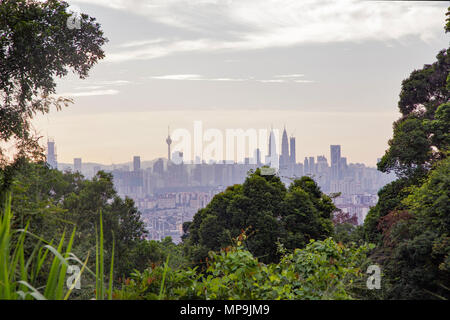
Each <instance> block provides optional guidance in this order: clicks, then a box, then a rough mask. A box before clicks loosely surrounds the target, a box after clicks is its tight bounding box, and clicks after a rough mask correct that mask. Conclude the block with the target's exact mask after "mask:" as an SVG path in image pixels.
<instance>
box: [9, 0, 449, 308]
mask: <svg viewBox="0 0 450 320" xmlns="http://www.w3.org/2000/svg"><path fill="white" fill-rule="evenodd" d="M67 7H68V4H67V3H65V2H62V1H54V0H49V1H46V2H38V1H24V0H5V1H2V2H1V3H0V46H1V48H2V50H1V51H0V97H1V101H0V142H1V144H0V210H1V215H0V299H92V298H95V299H138V300H140V299H449V298H450V160H449V157H448V155H449V152H450V150H449V146H450V133H449V132H450V48H447V49H443V50H442V51H440V52H438V54H437V56H436V61H434V62H432V63H431V64H425V65H424V67H423V68H422V69H419V70H414V71H413V72H411V74H410V76H409V77H408V78H407V79H405V80H404V81H403V82H402V85H401V92H400V96H399V102H398V108H399V110H400V112H401V117H400V118H399V119H398V120H397V121H396V122H394V124H393V135H392V139H390V140H389V142H388V145H389V148H388V149H387V150H386V153H385V154H384V156H383V157H382V159H381V161H380V162H379V163H378V169H379V170H380V171H382V172H395V173H396V174H397V177H398V178H397V180H395V181H394V182H392V183H390V184H388V185H386V186H384V187H383V188H382V189H381V190H380V191H379V193H378V195H379V201H378V204H377V205H376V206H375V207H373V208H371V210H370V211H369V213H368V215H367V217H366V219H365V221H364V224H363V225H361V226H357V227H355V226H354V225H353V224H351V223H348V221H347V219H348V217H346V216H345V215H343V214H342V213H339V212H338V210H337V208H336V207H335V206H334V205H333V201H332V198H331V196H329V195H326V194H324V193H322V191H321V190H320V188H319V187H318V185H317V184H316V182H315V181H314V180H313V179H311V178H310V177H302V178H300V179H296V180H293V181H292V183H291V184H290V186H289V187H285V185H284V184H283V183H282V182H281V180H280V178H279V177H277V176H276V175H261V171H260V169H257V170H255V171H251V172H249V173H248V176H247V178H246V180H245V181H244V182H243V183H242V184H237V185H233V186H229V187H228V188H227V189H226V190H225V191H224V192H222V193H220V194H218V195H216V196H215V197H214V198H213V199H212V201H211V202H210V203H209V204H208V205H207V206H206V207H205V208H204V209H201V210H199V211H198V212H197V214H196V215H195V216H194V219H193V221H191V222H186V223H185V224H184V225H183V231H184V235H183V241H182V242H181V243H180V244H174V243H173V242H172V240H171V239H170V238H166V239H164V240H163V241H153V240H147V239H146V235H147V233H146V230H145V226H144V223H143V221H142V219H141V214H140V212H139V211H138V209H137V208H136V206H135V204H134V202H133V200H132V199H129V198H125V199H123V198H121V197H119V196H118V194H117V192H116V191H115V189H114V185H113V177H112V175H111V174H109V173H106V172H103V171H100V172H98V173H97V174H96V175H95V176H94V177H93V178H92V179H86V178H85V177H83V176H82V175H81V174H79V173H72V172H70V171H67V172H61V171H58V170H55V169H51V168H49V167H48V166H47V164H46V162H45V158H44V156H43V150H42V149H41V147H40V146H39V137H36V136H35V135H33V133H32V130H31V126H30V123H31V120H32V118H33V116H34V115H35V114H36V113H48V112H49V111H50V110H51V109H52V108H56V109H57V110H60V109H62V108H63V107H64V106H68V105H69V104H71V103H72V101H71V100H70V99H65V98H55V96H54V95H53V94H54V93H56V83H55V79H56V78H58V77H63V76H65V75H67V74H68V72H74V73H75V74H77V75H78V76H79V77H80V78H85V77H87V76H88V74H89V70H90V69H91V67H92V66H94V65H95V64H96V63H98V62H99V61H100V60H101V59H103V58H104V51H103V49H102V46H103V45H104V44H105V43H106V42H107V41H108V40H107V39H106V38H105V37H104V35H103V32H102V30H101V26H100V24H99V23H97V22H96V19H95V18H93V17H89V16H87V15H85V14H83V15H82V16H81V18H82V21H81V29H75V30H72V29H69V28H64V27H62V26H63V25H65V23H66V21H67V18H68V17H69V14H68V13H67V12H66V8H67ZM447 16H449V18H447V21H446V24H445V26H444V29H445V30H444V31H445V32H446V33H448V32H450V8H449V9H448V12H447ZM5 146H9V147H8V148H7V147H5ZM10 146H13V147H12V148H11V147H10ZM11 150H12V151H11ZM370 265H378V266H380V268H381V272H382V274H381V287H380V288H379V289H375V290H369V289H368V288H367V285H366V284H367V282H366V281H367V278H368V274H367V273H366V271H367V269H368V267H369V266H370ZM73 266H77V267H78V269H77V270H79V272H78V273H76V272H71V271H73V270H72V269H73V268H74V267H73ZM71 275H76V276H75V277H71ZM69 280H70V281H69ZM78 284H79V286H78Z"/></svg>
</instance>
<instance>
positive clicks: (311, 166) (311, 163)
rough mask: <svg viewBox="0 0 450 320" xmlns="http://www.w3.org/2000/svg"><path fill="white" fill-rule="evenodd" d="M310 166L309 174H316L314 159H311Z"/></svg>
mask: <svg viewBox="0 0 450 320" xmlns="http://www.w3.org/2000/svg"><path fill="white" fill-rule="evenodd" d="M308 164H309V173H311V174H315V173H316V164H315V161H314V157H309V161H308Z"/></svg>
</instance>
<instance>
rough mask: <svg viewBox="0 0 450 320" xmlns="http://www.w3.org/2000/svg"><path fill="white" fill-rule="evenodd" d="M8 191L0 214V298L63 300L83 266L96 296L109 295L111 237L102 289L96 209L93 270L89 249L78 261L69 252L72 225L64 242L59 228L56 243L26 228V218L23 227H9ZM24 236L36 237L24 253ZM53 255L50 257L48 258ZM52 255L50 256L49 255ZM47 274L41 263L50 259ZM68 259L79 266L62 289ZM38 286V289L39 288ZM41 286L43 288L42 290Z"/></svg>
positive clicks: (81, 272) (74, 229)
mask: <svg viewBox="0 0 450 320" xmlns="http://www.w3.org/2000/svg"><path fill="white" fill-rule="evenodd" d="M12 219H13V214H12V209H11V194H8V195H7V198H6V201H5V208H4V210H3V212H2V213H1V215H0V300H5V299H7V300H10V299H24V300H25V299H37V300H46V299H50V300H67V299H69V298H70V295H71V293H72V292H73V289H74V287H75V284H76V283H77V281H78V280H79V279H80V277H81V275H82V274H83V272H84V271H85V270H88V271H89V272H90V273H92V274H93V275H94V276H95V279H96V294H95V297H96V299H98V300H102V299H104V298H105V293H107V294H108V296H107V298H109V299H112V287H113V263H114V241H113V249H112V257H111V265H110V272H109V286H108V290H105V284H104V268H103V265H104V251H103V240H104V239H103V222H102V214H101V213H100V232H99V235H97V243H96V273H95V274H94V273H93V272H92V271H91V270H90V269H89V268H88V267H87V263H88V260H89V252H88V253H87V257H86V260H85V261H84V262H82V261H80V260H79V259H78V258H77V257H76V256H75V255H74V254H73V253H72V252H71V250H72V246H73V242H74V238H75V231H76V227H74V228H73V231H72V233H71V235H70V237H69V239H68V242H67V245H64V244H65V242H66V241H65V238H66V234H65V231H64V232H63V234H62V236H61V239H60V241H59V243H58V246H57V247H55V246H53V245H52V243H51V242H50V243H48V242H47V241H45V240H44V239H42V238H41V237H39V236H37V235H34V234H33V233H30V232H29V231H28V228H29V222H28V223H27V225H26V226H25V228H24V229H18V230H13V229H11V225H12ZM27 236H28V237H32V238H34V240H37V243H36V244H35V246H34V248H33V250H32V252H31V254H30V255H29V256H28V257H25V255H26V254H25V252H26V250H25V240H26V238H27ZM52 257H53V258H52ZM51 258H52V259H51ZM49 259H51V265H50V269H49V271H48V273H47V274H45V275H44V274H42V269H43V266H44V265H45V263H46V262H50V260H49ZM69 261H75V262H76V263H78V264H80V265H81V270H80V272H79V273H78V275H77V276H76V278H75V281H74V282H73V283H72V285H71V286H70V287H69V288H66V289H65V284H66V273H67V268H68V266H69ZM40 278H41V279H44V283H45V284H44V285H43V286H42V287H38V288H36V286H37V284H38V283H39V279H40ZM40 290H41V291H40ZM42 290H43V292H42Z"/></svg>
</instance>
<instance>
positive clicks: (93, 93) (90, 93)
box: [55, 89, 119, 97]
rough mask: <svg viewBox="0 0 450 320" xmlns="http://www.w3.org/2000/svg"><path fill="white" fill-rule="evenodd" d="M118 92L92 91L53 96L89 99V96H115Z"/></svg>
mask: <svg viewBox="0 0 450 320" xmlns="http://www.w3.org/2000/svg"><path fill="white" fill-rule="evenodd" d="M118 93H119V91H118V90H113V89H109V90H93V91H81V92H64V93H60V94H57V95H55V96H56V97H91V96H106V95H116V94H118Z"/></svg>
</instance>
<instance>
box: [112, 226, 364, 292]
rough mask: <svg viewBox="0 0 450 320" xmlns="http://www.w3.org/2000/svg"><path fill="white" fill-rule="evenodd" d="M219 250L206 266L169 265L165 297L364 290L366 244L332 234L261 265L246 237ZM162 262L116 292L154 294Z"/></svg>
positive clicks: (140, 273)
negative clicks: (349, 242)
mask: <svg viewBox="0 0 450 320" xmlns="http://www.w3.org/2000/svg"><path fill="white" fill-rule="evenodd" d="M239 238H240V239H241V240H238V241H236V242H235V243H234V244H233V245H232V246H229V247H227V248H225V249H222V250H221V251H220V252H217V253H214V252H211V253H210V255H209V259H207V262H206V270H205V271H204V272H200V273H199V272H198V270H197V269H196V268H194V269H190V268H185V269H178V270H176V269H175V270H174V269H171V268H169V269H168V270H167V273H166V277H165V282H164V286H165V288H164V289H165V290H164V292H165V295H164V297H163V298H164V299H208V300H210V299H224V300H225V299H248V300H252V299H256V300H260V299H272V300H273V299H303V300H318V299H354V298H357V296H356V295H355V293H354V292H356V291H358V290H365V291H367V288H365V283H364V280H365V278H366V276H365V274H364V268H365V266H366V265H367V263H368V259H367V257H366V254H367V252H368V251H369V250H370V249H371V248H372V247H371V246H368V245H363V246H360V247H351V246H349V247H346V246H343V245H340V244H337V243H336V242H334V241H333V240H332V239H331V238H328V239H325V240H324V241H313V240H311V242H310V243H308V244H307V245H306V247H305V248H304V249H296V250H295V251H294V252H292V253H289V254H286V253H284V254H283V256H282V259H281V261H280V262H279V263H278V264H264V263H261V262H260V261H259V259H257V258H256V257H254V256H253V255H252V254H251V253H250V252H249V251H248V250H246V249H245V248H244V247H243V246H242V241H243V240H245V236H244V235H241V236H240V237H239ZM163 270H164V266H162V265H161V266H158V267H153V268H149V269H147V270H145V271H144V272H137V273H135V274H133V275H132V278H131V279H127V280H126V281H125V285H124V286H123V287H122V289H121V290H117V291H116V294H115V296H116V297H117V298H119V299H157V298H158V292H160V287H161V284H162V279H163Z"/></svg>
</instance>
